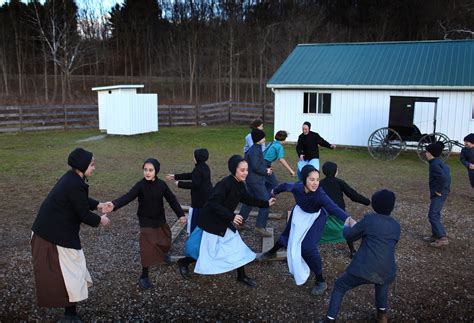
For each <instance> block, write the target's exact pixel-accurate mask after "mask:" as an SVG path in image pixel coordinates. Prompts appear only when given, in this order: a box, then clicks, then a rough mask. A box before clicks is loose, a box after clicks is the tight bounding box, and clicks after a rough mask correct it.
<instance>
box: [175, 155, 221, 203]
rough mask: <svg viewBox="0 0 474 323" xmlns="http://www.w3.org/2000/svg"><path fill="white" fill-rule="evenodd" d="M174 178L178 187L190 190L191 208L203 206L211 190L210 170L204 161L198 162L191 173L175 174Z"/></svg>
mask: <svg viewBox="0 0 474 323" xmlns="http://www.w3.org/2000/svg"><path fill="white" fill-rule="evenodd" d="M174 179H175V180H177V181H178V187H179V188H184V189H190V190H191V207H192V208H194V209H200V208H203V207H204V204H206V202H207V200H208V199H209V195H210V194H211V190H212V183H211V170H210V169H209V166H207V164H206V163H205V162H198V163H197V164H196V166H194V169H193V171H192V172H191V173H182V174H175V175H174ZM183 181H184V182H183ZM189 181H190V182H189Z"/></svg>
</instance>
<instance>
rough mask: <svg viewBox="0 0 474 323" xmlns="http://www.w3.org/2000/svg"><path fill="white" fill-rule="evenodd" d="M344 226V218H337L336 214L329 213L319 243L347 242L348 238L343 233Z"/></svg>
mask: <svg viewBox="0 0 474 323" xmlns="http://www.w3.org/2000/svg"><path fill="white" fill-rule="evenodd" d="M343 228H344V222H343V221H342V220H340V219H338V218H336V217H335V216H334V215H329V216H328V220H327V221H326V225H324V230H323V234H322V236H321V240H319V243H320V244H328V243H340V242H346V239H344V236H343V235H342V229H343Z"/></svg>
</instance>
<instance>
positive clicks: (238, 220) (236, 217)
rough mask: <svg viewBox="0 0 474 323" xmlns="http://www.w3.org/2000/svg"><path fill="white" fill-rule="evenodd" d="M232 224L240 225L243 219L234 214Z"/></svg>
mask: <svg viewBox="0 0 474 323" xmlns="http://www.w3.org/2000/svg"><path fill="white" fill-rule="evenodd" d="M233 222H234V224H237V225H241V224H242V223H243V222H244V218H243V217H242V216H241V215H240V214H236V215H235V217H234V221H233Z"/></svg>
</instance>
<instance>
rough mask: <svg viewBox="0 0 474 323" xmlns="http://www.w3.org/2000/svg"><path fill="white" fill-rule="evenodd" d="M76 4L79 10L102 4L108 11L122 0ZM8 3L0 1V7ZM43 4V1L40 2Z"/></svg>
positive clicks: (96, 0)
mask: <svg viewBox="0 0 474 323" xmlns="http://www.w3.org/2000/svg"><path fill="white" fill-rule="evenodd" d="M21 1H22V2H24V3H27V2H28V1H27V0H21ZM75 1H76V3H77V6H78V7H79V10H81V9H83V8H85V7H86V6H89V5H92V6H97V7H100V6H101V4H102V7H103V8H104V9H105V10H107V11H109V10H110V8H112V7H113V6H114V5H115V4H116V3H119V4H121V3H123V0H75ZM7 2H10V0H0V6H1V5H3V4H5V3H7ZM41 2H42V3H44V1H41Z"/></svg>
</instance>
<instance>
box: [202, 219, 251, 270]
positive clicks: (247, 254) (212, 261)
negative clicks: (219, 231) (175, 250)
mask: <svg viewBox="0 0 474 323" xmlns="http://www.w3.org/2000/svg"><path fill="white" fill-rule="evenodd" d="M255 256H256V255H255V253H254V252H253V251H252V250H250V248H249V247H247V245H246V244H245V243H244V241H243V240H242V238H241V237H240V234H239V231H236V232H232V230H230V229H229V228H227V230H226V232H225V235H224V236H223V237H221V236H218V235H216V234H212V233H209V232H206V231H203V233H202V240H201V246H200V248H199V258H198V260H197V263H196V266H195V267H194V272H195V273H198V274H205V275H215V274H222V273H225V272H228V271H231V270H234V269H237V268H239V267H242V266H243V265H246V264H248V263H249V262H251V261H253V260H254V259H255Z"/></svg>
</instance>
